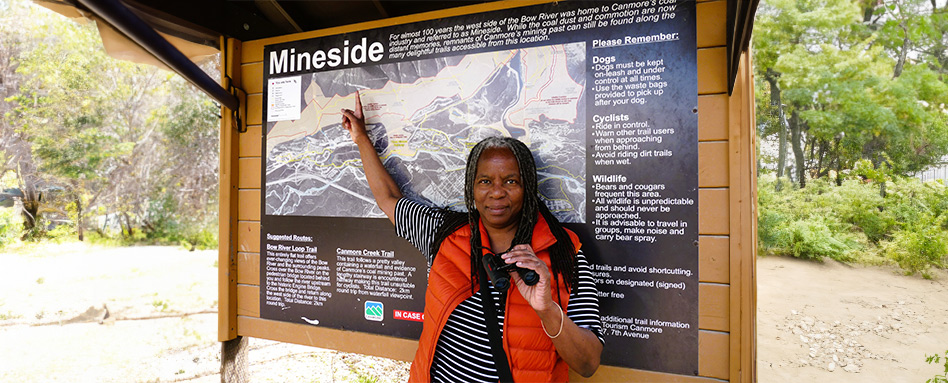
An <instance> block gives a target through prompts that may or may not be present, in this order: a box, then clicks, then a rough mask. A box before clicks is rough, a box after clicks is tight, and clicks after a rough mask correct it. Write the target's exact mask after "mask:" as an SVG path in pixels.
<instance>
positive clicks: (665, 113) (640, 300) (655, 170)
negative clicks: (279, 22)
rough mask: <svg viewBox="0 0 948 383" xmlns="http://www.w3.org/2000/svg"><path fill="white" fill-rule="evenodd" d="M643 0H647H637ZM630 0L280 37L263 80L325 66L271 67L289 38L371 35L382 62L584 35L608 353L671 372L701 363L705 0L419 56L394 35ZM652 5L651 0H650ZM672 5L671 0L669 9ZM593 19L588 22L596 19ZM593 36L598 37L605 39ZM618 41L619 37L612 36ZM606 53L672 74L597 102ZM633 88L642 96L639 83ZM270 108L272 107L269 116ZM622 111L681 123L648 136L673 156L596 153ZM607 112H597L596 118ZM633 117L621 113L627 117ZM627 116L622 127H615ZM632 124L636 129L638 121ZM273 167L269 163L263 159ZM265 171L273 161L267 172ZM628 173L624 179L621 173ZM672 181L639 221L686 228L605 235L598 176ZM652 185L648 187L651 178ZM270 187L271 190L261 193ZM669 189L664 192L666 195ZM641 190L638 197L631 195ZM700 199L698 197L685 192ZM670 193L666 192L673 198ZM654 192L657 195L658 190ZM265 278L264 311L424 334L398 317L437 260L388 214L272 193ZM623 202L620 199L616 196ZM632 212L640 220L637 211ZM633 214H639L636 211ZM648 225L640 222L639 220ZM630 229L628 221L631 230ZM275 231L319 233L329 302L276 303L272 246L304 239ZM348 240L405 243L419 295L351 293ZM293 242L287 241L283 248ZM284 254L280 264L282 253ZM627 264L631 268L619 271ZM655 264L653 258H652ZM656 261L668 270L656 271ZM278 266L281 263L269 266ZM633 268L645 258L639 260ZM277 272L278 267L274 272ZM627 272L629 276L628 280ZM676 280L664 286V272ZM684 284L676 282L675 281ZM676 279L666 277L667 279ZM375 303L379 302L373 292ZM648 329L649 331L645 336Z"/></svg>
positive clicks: (588, 250) (594, 245) (333, 41)
mask: <svg viewBox="0 0 948 383" xmlns="http://www.w3.org/2000/svg"><path fill="white" fill-rule="evenodd" d="M632 3H636V2H632ZM638 3H640V4H646V5H645V6H644V8H651V9H653V10H655V9H656V7H661V6H662V5H661V4H656V2H655V1H644V2H638ZM628 4H629V3H625V2H617V3H612V2H603V1H592V2H560V3H554V4H543V5H537V6H531V7H523V8H514V9H507V10H499V11H493V12H486V13H480V14H472V15H465V16H457V17H452V18H446V19H440V20H432V21H422V22H416V23H412V24H405V25H397V26H392V27H385V28H379V29H374V30H367V31H360V32H353V33H346V34H341V35H335V36H327V37H321V38H315V39H309V40H300V41H292V42H286V43H281V44H274V45H269V46H266V47H265V50H264V70H265V72H264V83H265V86H266V82H267V81H266V80H268V79H270V78H279V77H284V76H290V75H293V76H295V75H299V74H302V73H307V72H317V71H318V70H309V71H296V72H292V73H282V74H271V68H270V67H269V66H270V60H269V57H270V52H274V51H276V52H279V51H280V50H282V49H295V51H296V52H304V51H310V52H311V51H315V50H328V49H330V48H332V47H342V46H343V42H344V41H347V40H348V41H351V42H359V41H361V39H362V38H366V40H367V41H368V42H369V43H370V44H371V43H372V42H381V43H382V44H383V46H384V47H385V56H384V58H383V59H382V60H381V61H378V62H374V63H370V64H366V65H377V64H382V63H388V62H402V61H413V60H418V59H424V58H432V57H442V56H456V55H464V54H473V53H479V52H487V51H493V50H501V49H515V48H526V47H531V46H542V45H552V44H563V43H568V42H576V41H585V43H586V63H587V72H586V76H587V81H586V92H585V93H584V95H583V97H584V98H585V101H584V102H585V114H586V126H587V138H586V140H587V142H586V148H587V153H586V157H587V159H586V161H587V163H586V198H587V202H588V203H587V205H586V223H584V224H568V225H567V226H568V227H569V228H570V229H572V230H573V231H575V232H577V233H578V234H579V235H580V237H581V239H582V242H583V251H584V253H585V254H586V256H587V257H588V258H589V259H590V261H591V262H592V263H593V264H594V271H596V278H597V281H598V282H599V285H598V288H599V289H600V312H601V316H602V317H603V322H604V328H603V334H604V337H605V340H606V343H605V350H604V352H603V355H602V363H603V364H607V365H615V366H622V367H630V368H639V369H645V370H653V371H662V372H670V373H677V374H687V375H697V370H698V275H697V274H698V248H697V239H698V234H697V229H698V222H697V220H698V205H697V199H698V198H697V183H698V182H697V174H698V166H697V69H696V43H695V3H694V1H685V2H678V3H677V4H675V3H674V2H672V3H671V5H672V6H674V10H673V11H672V12H671V13H672V14H673V18H668V19H661V20H659V21H657V22H638V23H621V25H615V26H614V25H612V22H611V21H610V20H615V19H618V18H612V19H609V18H602V19H600V20H596V19H594V21H597V22H596V24H595V27H590V28H587V27H582V28H580V29H578V30H574V31H563V32H558V33H549V34H547V35H546V36H547V38H545V39H543V41H538V42H524V43H517V44H504V45H501V46H494V47H489V48H488V47H480V48H478V47H477V45H473V46H472V47H473V48H474V49H463V50H458V51H451V52H443V53H436V52H432V53H429V54H424V55H420V56H415V57H411V58H393V57H392V56H391V55H389V47H390V41H389V36H392V35H395V34H400V33H405V32H413V31H419V30H424V29H427V28H439V27H444V26H451V25H465V24H470V23H476V22H481V21H489V20H495V21H496V20H505V19H509V18H520V17H522V16H523V15H528V16H535V15H538V14H540V13H548V14H549V13H558V12H565V11H570V10H579V9H592V8H598V9H600V11H599V12H598V13H596V14H597V15H599V14H608V13H613V14H614V13H616V12H619V11H616V10H614V9H618V10H620V11H621V10H622V9H623V7H624V6H626V7H625V8H624V9H628V7H627V5H628ZM640 8H642V7H640ZM666 13H669V12H666ZM587 25H588V24H587ZM660 34H665V35H671V34H675V35H674V36H675V38H674V39H670V40H668V41H658V42H656V41H648V40H645V41H644V42H643V41H639V40H635V42H633V43H629V40H627V37H628V36H633V37H636V36H657V35H660ZM594 40H598V42H597V41H594ZM609 41H620V42H622V43H620V44H612V43H609ZM593 57H597V58H599V59H597V60H599V61H600V62H601V61H602V59H601V58H606V57H614V58H615V62H619V63H631V62H636V61H638V62H646V61H655V60H662V62H663V64H662V66H663V67H664V69H663V70H664V72H663V73H662V74H661V80H662V81H664V82H667V86H665V87H663V88H662V90H663V92H664V93H663V94H662V95H661V96H660V97H657V96H654V95H653V96H643V98H646V99H647V100H648V101H647V102H645V103H644V105H643V104H641V103H634V104H625V105H621V106H617V105H611V104H610V105H601V104H600V105H597V103H596V98H595V97H594V95H596V94H598V93H604V92H601V91H596V90H594V86H595V83H596V80H597V79H599V78H601V77H596V73H597V72H603V70H601V68H599V69H597V67H596V62H594V61H596V60H594V59H593ZM353 66H358V65H356V64H351V63H350V64H349V65H339V66H336V67H332V68H329V67H325V68H323V69H322V70H337V69H342V68H345V67H353ZM263 94H264V95H263V97H264V99H263V105H267V99H266V97H267V89H266V88H265V89H264V92H263ZM625 98H627V99H632V98H634V97H633V96H632V95H631V94H628V95H626V96H625ZM266 115H267V114H266V111H265V110H264V113H263V116H266ZM613 115H620V116H625V117H621V118H620V120H624V121H628V122H642V121H647V124H648V125H647V126H648V127H649V128H652V129H660V128H673V129H674V133H671V134H665V135H663V136H662V138H663V140H662V142H661V143H654V142H652V143H641V144H640V145H639V149H638V150H639V151H642V150H670V151H671V152H672V153H673V155H670V156H665V157H654V156H652V157H647V158H646V157H638V158H635V159H633V160H632V161H631V163H630V164H629V165H624V166H617V165H596V159H597V157H594V156H595V154H596V153H601V152H603V150H600V149H597V147H596V139H597V138H598V137H601V136H598V135H596V131H597V129H598V130H600V131H601V130H602V129H601V125H599V126H600V127H597V123H599V124H601V121H602V120H601V119H602V117H605V116H613ZM597 116H598V118H597ZM624 121H617V122H618V123H624ZM264 126H266V127H268V128H267V129H264V134H263V153H264V156H263V161H266V147H267V144H266V132H267V131H269V126H270V124H269V123H268V121H264ZM616 129H618V128H613V130H616ZM627 131H628V130H627ZM263 165H264V166H262V169H266V162H264V164H263ZM264 173H265V172H264ZM597 175H600V176H611V177H613V178H611V179H610V180H611V181H610V182H595V181H594V180H593V179H594V178H593V177H595V176H597ZM618 176H621V177H624V178H622V180H623V181H622V182H618V181H615V180H616V177H618ZM263 177H264V179H263V183H262V184H263V185H266V184H267V182H266V181H267V180H266V174H264V175H263ZM604 184H616V185H633V184H636V185H649V184H651V185H663V190H662V191H661V192H660V199H667V198H671V199H675V200H677V201H679V202H673V203H658V205H655V204H653V205H645V204H644V202H643V201H642V200H644V199H645V197H643V198H639V201H637V202H639V204H635V203H633V204H632V205H642V206H651V207H654V206H662V207H667V208H668V209H669V210H668V211H666V212H663V213H658V212H642V213H639V215H638V218H637V219H635V221H638V222H640V223H641V224H640V226H641V227H640V228H641V229H647V228H649V226H648V224H647V223H648V222H652V223H653V224H654V223H655V222H659V221H662V222H677V223H676V225H677V226H676V228H682V229H683V230H682V231H683V234H676V235H657V236H655V237H656V239H655V242H654V243H648V242H637V241H626V240H611V241H610V240H604V239H602V237H600V238H599V239H597V234H599V233H597V227H599V228H602V227H607V226H609V227H612V225H609V224H605V225H604V224H602V223H597V221H596V213H597V211H596V208H597V207H600V208H602V209H608V208H609V207H610V206H611V205H610V204H609V203H607V202H604V201H605V200H604V199H599V200H597V199H596V194H595V187H596V186H597V185H604ZM643 191H644V190H643ZM261 194H262V195H263V198H264V199H265V198H266V190H264V191H263V193H261ZM657 198H659V197H658V196H656V198H653V200H654V199H657ZM630 200H634V199H633V198H630ZM683 200H691V201H692V202H691V203H681V202H680V201H683ZM666 202H667V201H666ZM653 203H655V202H654V201H653ZM261 205H262V206H261V209H262V210H263V211H262V214H261V260H260V273H261V279H260V281H261V286H260V301H261V302H260V311H261V313H260V314H261V317H262V318H266V319H273V320H279V321H286V322H294V323H307V321H305V320H304V319H302V318H306V319H309V320H310V322H309V323H310V324H314V322H313V320H315V321H318V322H317V323H316V325H318V326H325V327H331V328H338V329H344V330H351V331H360V332H368V333H374V334H381V335H389V336H396V337H402V338H409V339H415V338H417V337H418V336H419V335H420V332H421V323H420V322H417V321H412V320H402V319H395V318H394V317H393V315H394V312H395V310H400V311H403V312H415V313H420V312H423V308H424V302H423V301H424V288H425V286H426V281H427V279H426V270H427V265H426V263H425V260H424V259H423V256H421V255H420V254H419V253H418V251H417V250H416V249H414V247H412V246H411V245H410V244H409V243H408V242H407V241H405V240H403V239H400V238H398V237H396V236H395V234H394V230H393V228H392V225H391V223H389V222H388V221H387V220H385V219H366V218H340V217H302V216H273V215H267V214H266V211H265V208H264V206H265V200H264V201H262V203H261ZM612 205H614V203H613V204H612ZM626 221H631V219H627V220H626ZM625 225H628V222H626V223H625ZM636 225H639V224H636ZM623 233H628V232H627V231H623ZM268 235H282V236H286V235H298V236H310V237H313V241H312V243H303V244H304V245H307V246H314V247H316V248H318V251H316V252H315V256H316V258H318V259H319V260H321V261H324V262H325V264H326V267H328V269H329V270H330V274H331V275H330V278H329V281H328V282H329V283H328V284H329V286H324V287H322V291H323V292H327V293H329V295H331V296H328V295H327V296H326V298H324V301H323V302H320V303H309V304H307V303H306V302H303V301H300V302H297V303H292V304H289V303H286V304H284V305H283V306H282V307H281V306H277V305H271V304H266V302H267V291H268V290H269V289H274V290H275V289H277V286H269V285H268V283H267V282H266V281H267V276H268V272H271V273H272V271H268V267H267V266H268V259H269V258H272V256H271V255H270V252H271V250H268V249H275V248H276V247H275V246H279V245H284V246H288V247H292V246H294V245H296V244H297V243H294V241H283V240H271V239H269V238H268ZM337 249H347V250H356V251H362V250H367V251H370V252H371V251H374V250H384V251H392V252H394V257H393V258H392V259H397V260H399V261H403V262H405V265H406V266H409V267H414V268H415V270H416V272H415V273H413V274H412V276H411V277H409V278H408V282H409V283H411V284H414V286H415V287H414V288H413V289H411V290H412V291H411V295H412V296H413V299H393V298H386V297H372V296H360V295H354V294H345V293H340V292H339V289H340V285H341V284H340V283H339V281H338V280H337V276H336V270H337V263H336V262H337V257H339V255H338V254H337ZM284 254H285V252H284ZM274 266H275V265H274ZM620 267H626V268H627V269H626V271H617V269H618V268H620ZM642 267H644V269H642ZM650 268H656V269H660V270H659V271H654V269H651V270H652V271H650ZM270 270H275V269H270ZM631 270H639V272H633V271H631ZM271 277H272V275H271ZM632 280H635V281H640V282H646V283H647V282H651V287H647V286H646V287H643V286H636V287H631V286H629V285H627V284H623V283H628V281H632ZM623 281H624V282H623ZM660 283H661V284H662V286H665V287H658V286H659V284H660ZM668 286H674V287H668ZM666 287H667V288H666ZM367 301H372V302H378V303H381V304H382V305H383V306H384V310H383V315H382V318H381V320H378V318H376V319H374V320H369V319H367V318H368V317H369V314H368V313H367V309H368V306H367V305H366V302H367ZM373 305H374V303H373ZM646 337H647V339H646Z"/></svg>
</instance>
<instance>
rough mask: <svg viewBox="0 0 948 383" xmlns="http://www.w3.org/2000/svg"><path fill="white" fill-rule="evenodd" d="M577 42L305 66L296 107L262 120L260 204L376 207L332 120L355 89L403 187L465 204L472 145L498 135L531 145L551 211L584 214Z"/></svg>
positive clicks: (366, 213)
mask: <svg viewBox="0 0 948 383" xmlns="http://www.w3.org/2000/svg"><path fill="white" fill-rule="evenodd" d="M585 51H586V48H585V43H572V44H565V45H551V46H544V47H534V48H527V49H515V50H504V51H496V52H488V53H480V54H473V55H464V56H456V57H444V58H436V59H425V60H419V61H412V62H400V63H393V64H383V65H375V66H365V67H359V68H349V69H342V70H337V71H330V72H320V73H314V74H305V75H302V76H301V77H302V84H303V89H304V91H303V92H302V95H301V97H302V100H301V105H305V106H304V108H303V111H302V112H301V116H300V118H299V119H297V120H293V121H279V122H271V123H268V124H267V133H266V151H265V156H266V186H265V193H266V195H265V197H264V200H265V201H266V202H265V203H266V214H268V215H279V216H286V215H293V216H329V217H384V214H383V213H382V211H381V210H380V209H379V208H378V207H377V206H376V205H375V200H374V199H373V197H372V192H371V191H370V190H369V187H368V183H367V181H366V179H365V173H364V172H363V170H362V162H361V160H360V159H359V152H358V149H357V147H356V146H355V144H353V143H352V140H351V139H350V138H349V133H348V132H347V131H346V130H345V129H343V128H342V125H341V121H342V114H341V112H340V110H341V109H343V108H347V109H352V108H353V106H354V103H355V92H356V91H357V90H358V91H359V92H360V95H361V98H362V103H363V105H364V114H365V118H366V122H367V125H368V129H369V134H370V136H371V137H372V139H373V140H374V141H375V147H376V150H377V151H378V152H379V153H380V155H381V158H382V162H383V163H384V164H385V167H386V168H387V169H388V170H389V173H391V174H392V175H393V177H394V178H395V181H396V182H398V184H399V185H401V187H402V192H403V193H404V194H405V195H406V196H407V197H409V198H412V199H415V200H419V201H428V202H429V203H430V204H432V205H434V206H440V207H446V208H453V209H455V210H463V206H464V201H463V199H464V191H463V184H464V165H465V160H466V157H467V154H468V152H469V151H470V148H471V147H472V146H473V145H474V144H476V143H477V142H478V141H480V140H481V139H483V138H485V137H488V136H492V135H504V136H511V137H516V138H518V139H520V140H521V141H523V142H524V143H526V144H527V145H528V146H529V147H530V149H531V150H532V151H533V153H534V156H535V158H536V159H537V169H538V173H539V174H538V175H539V182H540V194H541V197H542V198H543V199H544V200H545V202H546V203H547V206H549V207H550V209H551V210H552V211H553V213H554V214H555V215H556V216H557V217H558V218H559V219H560V220H561V221H564V222H585V210H586V205H585V194H586V193H585V190H586V187H585V185H586V170H585V169H586V151H585V144H586V126H585V121H586V117H585V94H584V90H585V87H586V84H585V82H586V72H585V68H586V56H585V54H586V53H585Z"/></svg>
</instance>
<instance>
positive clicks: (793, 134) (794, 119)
mask: <svg viewBox="0 0 948 383" xmlns="http://www.w3.org/2000/svg"><path fill="white" fill-rule="evenodd" d="M800 130H801V127H800V114H799V113H798V112H797V111H796V110H794V111H793V114H791V116H790V147H792V148H793V157H794V159H795V160H796V171H797V180H799V182H800V187H801V188H804V187H806V167H805V166H804V163H805V162H806V161H805V160H804V158H803V146H802V143H803V139H802V136H803V134H801V132H800Z"/></svg>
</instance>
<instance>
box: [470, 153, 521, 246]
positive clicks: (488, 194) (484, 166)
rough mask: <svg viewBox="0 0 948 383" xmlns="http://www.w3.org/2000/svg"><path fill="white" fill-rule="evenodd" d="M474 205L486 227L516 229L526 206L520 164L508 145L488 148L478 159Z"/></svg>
mask: <svg viewBox="0 0 948 383" xmlns="http://www.w3.org/2000/svg"><path fill="white" fill-rule="evenodd" d="M474 205H475V206H476V207H477V212H478V213H480V215H481V221H482V222H484V226H485V227H486V228H487V229H495V230H498V229H499V230H516V229H517V225H518V224H519V222H520V210H522V209H523V183H522V180H521V178H520V167H519V166H518V165H517V159H516V158H515V157H514V155H513V152H511V151H510V149H507V148H489V149H486V150H484V152H483V153H481V157H480V158H479V159H478V160H477V171H476V172H475V177H474Z"/></svg>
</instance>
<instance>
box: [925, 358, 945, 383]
mask: <svg viewBox="0 0 948 383" xmlns="http://www.w3.org/2000/svg"><path fill="white" fill-rule="evenodd" d="M942 360H944V361H945V362H944V365H943V367H944V368H945V370H944V371H943V372H942V373H941V374H940V375H939V374H936V375H935V376H934V377H933V378H931V379H928V380H926V381H925V383H948V350H946V351H945V355H944V356H941V355H938V353H935V354H932V355H927V354H926V355H925V362H926V363H928V364H936V365H937V364H939V363H941V361H942Z"/></svg>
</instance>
